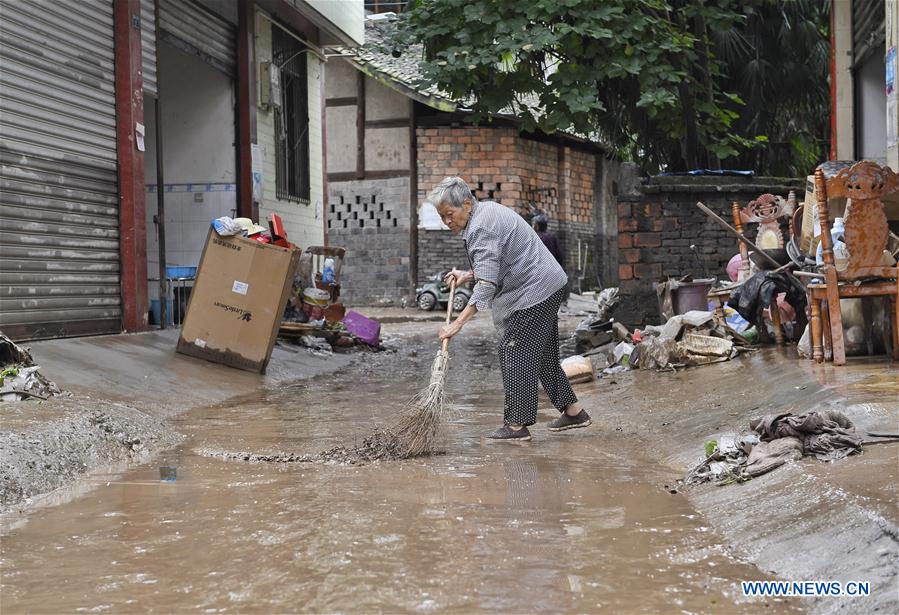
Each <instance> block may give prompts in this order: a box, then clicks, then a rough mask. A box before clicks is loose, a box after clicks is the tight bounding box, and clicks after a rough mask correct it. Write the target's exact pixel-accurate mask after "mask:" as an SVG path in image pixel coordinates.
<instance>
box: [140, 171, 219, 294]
mask: <svg viewBox="0 0 899 615" xmlns="http://www.w3.org/2000/svg"><path fill="white" fill-rule="evenodd" d="M188 187H189V188H190V191H188ZM166 188H167V190H166V193H165V257H166V264H167V265H169V266H174V265H181V266H184V267H196V266H197V265H198V264H199V262H200V255H201V254H202V252H203V243H204V242H205V241H206V233H207V232H208V231H209V225H210V223H211V222H212V220H214V219H215V218H218V217H220V216H234V211H235V208H236V207H237V193H236V192H235V190H234V184H211V185H200V186H197V185H184V184H180V185H179V184H175V185H171V184H170V185H168V186H166ZM146 207H147V273H148V277H151V278H158V277H159V243H158V241H157V239H158V238H157V230H156V225H155V224H154V223H153V216H154V215H155V214H156V192H155V186H153V187H150V188H149V189H148V191H147V193H146Z"/></svg>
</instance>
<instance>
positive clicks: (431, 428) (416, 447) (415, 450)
mask: <svg viewBox="0 0 899 615" xmlns="http://www.w3.org/2000/svg"><path fill="white" fill-rule="evenodd" d="M455 295H456V279H455V277H454V278H453V279H452V281H451V282H450V295H449V305H448V306H447V308H446V324H449V323H450V319H451V318H452V315H453V300H454V299H455ZM448 363H449V338H447V339H445V340H443V344H442V345H441V347H440V350H439V351H438V352H437V357H436V358H435V359H434V364H433V365H432V366H431V382H430V384H428V386H427V388H426V389H424V390H423V391H421V392H419V393H418V394H417V395H416V396H415V397H413V398H412V399H411V400H409V402H408V403H407V404H406V407H405V408H404V409H403V410H402V411H401V413H400V416H399V418H398V419H397V421H396V423H394V424H393V426H392V427H391V428H390V432H391V434H392V435H393V436H394V437H395V439H396V441H395V444H396V449H395V450H396V454H397V456H398V457H400V458H403V459H406V458H409V457H417V456H419V455H428V454H431V453H433V452H434V450H435V447H436V445H437V440H438V435H439V433H440V427H441V425H442V424H443V422H444V419H445V417H446V413H447V411H448V410H449V406H450V403H449V400H448V399H447V397H446V395H445V394H444V392H443V388H444V384H445V383H446V369H447V364H448Z"/></svg>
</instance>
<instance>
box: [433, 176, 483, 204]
mask: <svg viewBox="0 0 899 615" xmlns="http://www.w3.org/2000/svg"><path fill="white" fill-rule="evenodd" d="M465 199H469V200H470V201H471V204H472V205H474V204H475V203H477V202H478V200H477V199H476V198H474V194H472V192H471V188H469V187H468V184H467V183H465V180H464V179H462V178H461V177H447V178H446V179H444V180H443V181H442V182H440V183H439V184H437V186H436V187H435V188H434V189H433V190H431V193H430V194H429V195H428V202H429V203H431V204H432V205H433V206H434V207H440V206H441V205H442V204H443V203H449V204H450V205H452V206H453V207H456V208H457V209H461V208H462V203H463V202H464V201H465Z"/></svg>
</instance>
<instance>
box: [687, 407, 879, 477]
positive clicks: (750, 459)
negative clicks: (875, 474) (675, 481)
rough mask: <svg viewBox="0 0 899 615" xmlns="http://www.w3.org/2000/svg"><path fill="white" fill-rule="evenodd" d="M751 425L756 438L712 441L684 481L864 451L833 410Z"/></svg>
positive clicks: (761, 470) (766, 419)
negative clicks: (797, 460)
mask: <svg viewBox="0 0 899 615" xmlns="http://www.w3.org/2000/svg"><path fill="white" fill-rule="evenodd" d="M749 426H750V428H751V429H752V430H753V431H755V432H756V433H757V434H758V436H755V435H749V436H743V437H742V438H741V439H740V440H737V439H736V437H732V436H725V437H722V438H720V439H719V440H718V441H717V442H712V443H711V444H714V449H713V450H712V451H711V454H707V456H706V458H705V459H704V460H703V461H702V462H701V463H699V464H698V465H697V466H695V467H694V468H693V469H692V470H690V472H689V473H688V474H687V476H686V477H685V478H684V482H685V483H687V484H688V485H697V484H701V483H707V482H712V481H715V482H716V483H717V484H719V485H724V484H728V483H732V482H743V481H746V480H749V479H751V478H754V477H756V476H761V475H762V474H765V473H767V472H770V471H771V470H773V469H775V468H779V467H780V466H782V465H784V464H785V463H787V462H789V461H794V460H796V459H801V458H802V457H804V456H807V455H814V456H815V457H817V458H818V459H821V460H825V461H834V460H837V459H842V458H844V457H847V456H848V455H852V454H854V453H859V452H861V449H862V441H863V439H862V437H861V436H859V435H858V434H856V433H855V427H854V426H853V424H852V421H850V420H849V419H848V418H847V417H846V416H845V415H844V414H843V413H841V412H838V411H836V410H821V411H816V410H812V411H810V412H806V413H804V414H799V415H793V414H790V413H789V412H787V413H784V414H771V415H767V416H763V417H761V418H758V419H754V420H752V421H750V422H749ZM869 435H870V434H869ZM884 437H888V438H893V437H894V436H893V435H892V434H890V435H886V434H884ZM869 441H870V440H869Z"/></svg>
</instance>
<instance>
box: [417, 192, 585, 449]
mask: <svg viewBox="0 0 899 615" xmlns="http://www.w3.org/2000/svg"><path fill="white" fill-rule="evenodd" d="M428 200H429V201H430V202H431V203H433V204H434V205H435V206H436V207H437V212H438V213H439V214H440V218H441V219H442V220H443V223H444V224H446V225H447V226H448V227H449V228H450V230H451V231H452V232H453V233H454V234H456V235H462V241H463V242H464V244H465V251H466V252H467V253H468V258H469V261H470V264H471V270H470V271H467V272H462V271H456V270H453V271H452V272H451V273H450V274H449V275H448V276H447V279H449V278H450V277H451V276H452V277H455V278H456V283H457V284H462V283H465V282H468V281H469V280H471V279H472V278H474V280H475V287H474V291H473V293H472V295H471V299H470V300H469V302H468V306H467V307H466V308H465V309H464V310H463V311H462V313H461V314H459V316H458V318H456V319H455V320H454V321H453V322H451V323H449V324H448V325H445V326H443V327H442V328H441V329H440V339H446V338H450V337H452V336H454V335H456V334H457V333H459V332H460V331H461V330H462V327H464V326H465V323H466V322H468V321H469V320H471V319H472V318H473V317H474V316H475V314H477V313H478V312H479V311H483V310H487V309H491V308H492V309H493V322H494V324H495V325H496V329H497V333H498V335H499V360H500V364H501V366H502V374H503V387H504V388H505V392H506V402H505V410H504V414H503V419H504V420H503V426H502V427H500V428H499V429H497V430H496V431H494V432H492V433H490V434H488V435H487V438H488V439H489V440H501V441H522V440H530V439H531V433H530V431H528V426H529V425H533V424H534V423H536V422H537V382H538V381H539V382H540V383H542V384H543V389H544V390H545V391H546V394H547V395H548V396H549V398H550V399H551V400H552V402H553V404H554V405H555V407H556V408H557V409H558V410H559V412H560V413H561V415H560V416H559V418H557V419H555V420H554V421H552V422H551V423H550V424H549V429H550V431H563V430H567V429H572V428H575V427H587V426H588V425H590V416H589V415H588V414H587V411H586V410H584V409H583V408H582V407H581V404H580V403H579V402H578V400H577V397H576V396H575V394H574V391H572V390H571V385H570V384H569V383H568V379H567V378H566V377H565V373H564V372H563V371H562V368H561V366H560V365H559V317H558V312H559V305H560V304H561V302H562V297H563V296H564V294H565V285H566V283H567V281H568V278H567V277H566V275H565V272H564V271H563V270H562V267H560V266H559V263H558V262H556V259H555V258H553V256H552V254H550V252H549V250H547V249H546V246H544V245H543V242H541V241H540V237H538V236H537V234H536V233H534V231H533V230H532V229H531V227H530V226H528V224H527V222H525V221H524V219H523V218H522V217H521V216H519V215H518V214H517V213H515V212H514V211H513V210H511V209H509V208H507V207H505V206H503V205H500V204H499V203H494V202H492V201H480V202H479V201H478V200H477V199H475V197H474V195H473V194H472V193H471V189H470V188H469V187H468V184H466V183H465V181H464V180H462V179H461V178H459V177H447V178H446V179H444V180H443V181H442V182H440V184H439V185H438V186H437V187H436V188H435V189H434V190H433V191H432V192H431V194H430V195H429V197H428Z"/></svg>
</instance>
